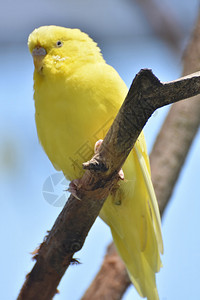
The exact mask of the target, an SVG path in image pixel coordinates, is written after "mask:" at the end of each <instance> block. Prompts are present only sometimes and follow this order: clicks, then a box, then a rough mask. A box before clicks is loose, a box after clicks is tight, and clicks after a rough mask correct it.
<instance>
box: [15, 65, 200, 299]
mask: <svg viewBox="0 0 200 300" xmlns="http://www.w3.org/2000/svg"><path fill="white" fill-rule="evenodd" d="M198 93H200V76H197V74H196V75H195V77H192V78H187V79H181V80H177V81H175V82H172V83H166V84H162V83H161V82H160V81H159V80H158V79H157V78H156V77H155V76H154V75H153V73H152V72H151V71H150V70H147V69H144V70H141V71H140V72H139V73H138V74H137V75H136V77H135V79H134V80H133V83H132V85H131V88H130V90H129V92H128V95H127V97H126V99H125V101H124V103H123V105H122V107H121V109H120V111H119V113H118V115H117V117H116V118H115V120H114V122H113V125H112V126H111V128H110V130H109V132H108V134H107V135H106V137H105V139H104V141H103V143H102V145H101V147H100V149H99V152H98V153H97V154H95V155H94V157H93V158H92V159H91V161H89V162H87V163H85V164H84V168H85V169H87V170H86V172H85V173H84V175H83V177H82V178H81V179H77V180H74V181H73V182H72V183H71V185H70V190H71V191H72V195H71V196H70V197H69V199H68V201H67V203H66V205H65V206H64V208H63V210H62V212H61V213H60V215H59V216H58V218H57V220H56V222H55V224H54V226H53V228H52V230H51V231H50V233H49V234H48V236H47V237H46V239H45V241H44V242H43V243H42V244H41V246H40V249H39V250H38V254H37V255H36V264H35V265H34V267H33V269H32V271H31V272H30V273H29V274H28V275H27V278H26V281H25V283H24V285H23V287H22V289H21V291H20V294H19V296H18V300H19V299H20V300H21V299H25V300H29V299H38V295H40V300H43V299H51V298H52V297H53V296H54V294H55V293H56V288H57V286H58V284H59V282H60V280H61V278H62V276H63V275H64V273H65V271H66V269H67V268H68V266H69V265H70V262H74V260H73V255H74V253H75V252H76V251H79V250H80V249H81V248H82V246H83V243H84V241H85V238H86V236H87V234H88V232H89V230H90V228H91V226H92V225H93V223H94V221H95V219H96V217H97V216H98V214H99V212H100V210H101V207H102V205H103V203H104V201H105V199H106V198H107V196H108V194H109V192H110V190H111V189H112V187H113V185H114V184H115V183H116V182H117V181H118V171H119V170H120V168H121V167H122V165H123V163H124V161H125V160H126V158H127V156H128V154H129V152H130V151H131V149H132V148H133V145H134V143H135V141H136V139H137V138H138V136H139V134H140V132H141V130H142V128H143V127H144V125H145V123H146V122H147V120H148V119H149V117H150V116H151V114H152V113H153V112H154V111H155V110H156V109H157V108H158V107H161V106H163V105H167V104H170V103H174V102H176V101H179V100H181V99H184V98H188V97H191V96H194V95H197V94H198Z"/></svg>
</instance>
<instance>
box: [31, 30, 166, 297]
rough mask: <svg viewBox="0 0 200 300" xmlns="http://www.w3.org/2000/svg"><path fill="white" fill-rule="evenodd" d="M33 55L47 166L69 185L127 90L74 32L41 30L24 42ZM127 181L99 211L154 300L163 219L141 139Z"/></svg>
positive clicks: (141, 289) (142, 289)
mask: <svg viewBox="0 0 200 300" xmlns="http://www.w3.org/2000/svg"><path fill="white" fill-rule="evenodd" d="M28 46H29V50H30V52H31V54H32V56H33V60H34V65H35V71H34V100H35V120H36V126H37V132H38V137H39V140H40V143H41V144H42V146H43V148H44V150H45V152H46V154H47V155H48V157H49V159H50V161H51V162H52V164H53V165H54V167H55V168H56V169H57V170H62V172H63V173H64V175H65V177H66V178H67V179H69V180H73V179H76V178H80V177H81V176H82V174H83V172H84V171H83V169H82V163H83V162H85V161H87V160H89V159H90V158H91V157H92V155H93V151H94V150H93V149H94V145H95V143H96V142H97V141H98V140H100V139H103V138H104V136H105V134H106V132H107V131H108V129H109V127H110V125H111V124H112V121H113V120H114V118H115V116H116V114H117V112H118V110H119V108H120V106H121V104H122V102H123V100H124V99H125V96H126V94H127V91H128V90H127V87H126V85H125V83H124V82H123V80H122V79H121V78H120V76H119V75H118V73H117V72H116V71H115V70H114V69H113V68H112V67H111V66H109V65H108V64H106V62H105V60H104V59H103V57H102V54H101V51H100V49H99V48H98V46H97V44H96V43H95V42H94V41H93V40H92V39H91V38H90V37H89V36H88V35H87V34H85V33H83V32H81V31H80V30H79V29H69V28H63V27H59V26H43V27H40V28H38V29H35V30H34V31H33V32H32V33H31V34H30V36H29V39H28ZM122 169H123V173H124V180H120V182H119V186H118V189H117V191H116V192H115V193H113V194H112V195H110V196H109V197H108V198H107V199H106V201H105V203H104V206H103V208H102V210H101V212H100V217H101V218H102V219H103V220H104V221H105V222H106V223H107V224H108V225H109V227H110V229H111V232H112V236H113V240H114V242H115V245H116V248H117V250H118V253H119V255H120V256H121V258H122V259H123V261H124V263H125V265H126V268H127V271H128V274H129V276H130V279H131V281H132V283H133V284H134V286H135V288H136V289H137V291H138V293H139V294H140V295H141V296H142V297H147V299H148V300H158V299H159V297H158V292H157V288H156V281H155V273H156V272H158V271H159V270H160V267H161V265H162V264H161V260H160V253H163V242H162V234H161V224H160V215H159V210H158V205H157V201H156V197H155V193H154V189H153V186H152V182H151V178H150V167H149V159H148V155H147V150H146V144H145V139H144V136H143V133H141V134H140V136H139V138H138V140H137V142H136V144H135V146H134V148H133V150H132V151H131V153H130V154H129V156H128V158H127V160H126V162H125V163H124V165H123V168H122Z"/></svg>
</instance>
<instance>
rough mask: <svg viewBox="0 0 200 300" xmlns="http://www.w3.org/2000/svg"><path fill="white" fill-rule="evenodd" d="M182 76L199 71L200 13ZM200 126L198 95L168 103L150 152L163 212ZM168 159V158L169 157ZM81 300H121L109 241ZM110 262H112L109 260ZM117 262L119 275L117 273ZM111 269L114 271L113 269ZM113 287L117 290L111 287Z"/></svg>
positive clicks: (122, 280)
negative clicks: (105, 251)
mask: <svg viewBox="0 0 200 300" xmlns="http://www.w3.org/2000/svg"><path fill="white" fill-rule="evenodd" d="M183 66H184V69H183V75H187V74H189V73H192V72H196V71H198V70H200V15H199V17H198V20H197V23H196V26H195V29H194V32H193V35H192V37H191V40H190V43H189V44H188V46H187V49H186V51H185V54H184V57H183ZM199 125H200V96H199V95H198V96H195V97H193V98H191V99H190V100H189V101H188V100H186V101H181V102H179V103H176V104H174V105H172V107H171V109H170V111H169V113H168V116H167V118H166V120H165V122H164V124H163V126H162V128H161V131H160V133H159V135H158V137H157V139H156V142H155V144H154V147H153V150H152V152H151V155H150V163H151V172H152V181H153V184H154V188H155V192H156V195H157V199H158V203H159V207H160V211H161V214H163V212H164V210H165V207H166V205H167V203H168V202H169V200H170V196H171V194H172V192H173V189H174V186H175V184H176V181H177V179H178V176H179V174H180V171H181V168H182V166H183V164H184V161H185V158H186V156H187V153H188V151H189V149H190V146H191V144H192V141H193V139H194V137H195V135H196V132H197V130H198V128H199ZM169 158H170V159H169ZM108 249H109V251H107V253H106V255H105V258H104V261H103V263H102V266H101V268H100V270H99V272H98V274H97V275H96V277H95V279H94V280H93V282H92V283H91V285H90V287H89V288H88V289H87V291H86V293H85V295H84V296H83V298H82V299H84V300H89V299H91V296H93V297H94V298H95V299H96V300H100V299H112V300H118V299H121V297H122V295H123V293H124V292H125V291H126V289H127V287H128V286H129V284H130V280H129V278H128V275H127V273H126V269H125V267H124V264H123V262H122V261H121V259H120V257H119V256H117V254H116V250H115V248H114V245H113V243H111V244H110V246H109V247H108ZM110 262H112V264H111V263H110ZM119 265H120V270H121V274H120V276H119V275H118V274H117V266H119ZM113 270H115V271H116V272H113ZM116 286H117V292H115V287H116Z"/></svg>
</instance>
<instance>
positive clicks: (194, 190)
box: [0, 0, 200, 300]
mask: <svg viewBox="0 0 200 300" xmlns="http://www.w3.org/2000/svg"><path fill="white" fill-rule="evenodd" d="M107 2H109V3H107ZM188 2H189V3H188ZM163 3H167V5H168V6H169V7H171V9H172V11H173V13H174V14H175V15H176V16H177V19H178V21H179V23H180V26H182V28H183V29H184V32H185V41H184V42H186V40H187V38H188V36H189V33H190V31H191V30H192V27H193V26H194V22H195V19H196V16H197V13H198V5H199V1H197V0H193V1H186V0H185V1H178V0H176V1H174V0H173V1H172V0H168V1H167V0H165V1H163ZM1 12H2V17H1V18H0V68H1V72H0V205H1V210H0V214H1V217H0V232H1V247H0V265H1V274H0V286H1V296H0V300H1V299H2V300H4V299H6V300H13V299H16V297H17V294H18V292H19V289H20V288H21V286H22V284H23V282H24V278H25V275H26V273H28V272H29V271H30V270H31V268H32V266H33V261H32V260H31V255H30V252H31V251H33V250H34V249H35V248H36V247H37V246H38V245H39V244H40V243H41V242H42V240H43V237H44V236H45V234H46V231H47V230H49V229H51V227H52V225H53V223H54V221H55V219H56V217H57V216H58V214H59V212H60V210H61V207H56V205H58V202H56V201H54V205H52V204H50V203H49V202H50V199H51V198H50V196H49V197H48V196H47V194H44V189H46V190H48V192H49V194H51V196H52V195H53V196H55V195H58V197H61V196H62V195H64V197H65V194H64V193H63V189H64V188H63V185H62V180H61V181H60V179H59V180H58V183H57V185H56V186H55V185H54V183H53V182H52V184H53V186H52V188H53V190H52V191H51V184H50V183H51V180H52V179H53V177H51V176H52V174H56V172H55V170H54V168H53V167H52V165H51V163H50V162H49V160H48V159H47V157H46V155H45V153H44V152H43V150H42V148H41V146H40V145H39V143H38V140H37V133H36V129H35V122H34V102H33V88H32V84H33V81H32V74H33V63H32V58H31V56H30V54H29V52H28V49H27V45H26V44H27V36H28V34H29V33H30V32H31V31H32V30H33V29H34V28H35V27H38V26H40V25H43V24H56V25H63V26H66V27H80V28H82V29H83V30H85V31H86V32H88V33H90V34H91V35H92V36H93V38H95V40H96V41H97V42H98V44H99V46H100V47H101V49H102V52H103V54H104V58H105V59H106V61H107V62H108V63H109V64H111V65H112V66H114V67H115V68H116V69H117V71H118V72H119V73H120V75H121V77H122V78H123V79H124V81H125V82H126V84H127V85H128V86H129V85H130V83H131V81H132V79H133V77H134V76H135V74H136V73H137V72H138V71H139V70H140V69H141V68H147V67H148V68H151V69H152V70H153V72H154V73H155V75H156V76H158V77H159V79H160V80H162V81H170V80H173V79H176V78H178V77H180V75H181V70H182V65H181V57H180V56H178V55H177V54H175V53H174V52H172V50H171V49H169V48H168V46H167V45H166V44H165V43H164V42H162V41H160V40H159V39H158V38H156V37H155V36H154V35H153V32H152V30H151V29H150V27H149V25H148V23H147V21H146V19H145V17H144V15H143V14H142V12H141V10H140V9H139V7H138V6H137V4H134V3H131V1H128V0H126V1H122V0H117V1H116V0H115V1H114V0H110V1H106V0H105V1H101V5H100V2H99V1H96V0H93V1H92V0H85V1H84V3H83V1H80V0H75V1H72V0H71V1H63V0H59V1H53V0H51V1H47V0H46V1H45V0H42V1H39V0H35V1H34V2H28V1H26V2H25V1H22V0H21V1H19V0H18V1H15V2H14V1H11V0H9V1H7V2H6V3H5V2H4V3H3V4H2V9H1ZM186 16H187V18H186ZM167 111H168V108H163V109H160V110H158V111H157V112H155V113H154V115H153V116H152V118H151V119H150V120H149V122H148V123H147V126H146V127H145V130H144V131H145V136H146V140H147V146H148V149H149V151H150V150H151V147H152V145H153V142H154V140H155V137H156V135H157V133H158V132H159V129H160V126H161V124H162V122H163V120H164V118H165V116H166V114H167ZM199 153H200V132H198V135H197V136H196V139H195V140H194V143H193V145H192V148H191V150H190V152H189V155H188V157H187V160H186V163H185V165H184V167H183V170H182V172H181V175H180V178H179V180H178V182H177V185H176V188H175V190H174V193H173V196H172V199H171V201H170V204H169V206H168V207H167V209H166V211H165V214H164V217H163V237H164V247H165V253H164V255H163V257H162V260H163V265H164V267H163V268H162V270H161V272H160V273H159V274H158V275H157V285H158V290H159V294H160V299H161V300H175V299H182V300H187V299H199V288H198V286H199V284H198V282H199V276H200V271H199V270H200V235H199V232H198V231H199V230H198V229H199V226H200V221H199V220H200V217H199V211H200V202H199V199H200V192H199V187H198V184H199V170H200V154H199ZM47 179H48V181H47ZM44 183H46V185H45V187H44V186H43V185H44ZM66 184H67V183H66ZM58 197H57V198H56V197H55V198H56V199H58ZM56 199H55V200H56ZM110 241H111V235H110V231H109V228H108V227H107V226H106V225H105V224H104V223H103V222H102V221H101V220H100V219H97V221H96V223H95V224H94V226H93V228H92V229H91V231H90V233H89V236H88V238H87V240H86V243H85V245H84V247H83V249H82V250H81V251H79V252H78V253H77V254H76V257H78V258H79V259H80V261H81V263H82V264H81V265H78V266H72V267H70V268H69V270H68V271H67V272H66V274H65V276H64V277H63V279H62V281H61V284H60V286H59V290H60V294H59V295H57V296H55V299H56V300H64V299H70V300H78V299H80V297H81V295H82V294H83V291H84V290H85V289H86V288H87V287H88V285H89V283H90V282H91V280H92V278H93V277H94V275H95V274H96V272H97V270H98V269H99V267H100V265H101V261H102V258H103V256H104V254H105V251H106V247H107V245H108V244H109V243H110ZM130 299H134V300H139V299H140V297H139V296H138V295H137V293H136V292H135V290H134V288H133V287H130V288H129V289H128V291H127V292H126V294H125V295H124V297H123V300H130Z"/></svg>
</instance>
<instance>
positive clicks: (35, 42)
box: [28, 25, 103, 74]
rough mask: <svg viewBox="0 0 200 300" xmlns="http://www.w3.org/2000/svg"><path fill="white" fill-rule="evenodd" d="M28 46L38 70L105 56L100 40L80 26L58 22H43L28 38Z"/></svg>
mask: <svg viewBox="0 0 200 300" xmlns="http://www.w3.org/2000/svg"><path fill="white" fill-rule="evenodd" d="M28 47H29V50H30V52H31V54H32V56H33V61H34V65H35V70H36V72H38V73H39V74H43V72H44V69H46V70H49V71H50V70H51V72H54V73H55V72H58V71H62V70H66V66H67V68H68V69H69V66H71V67H72V65H73V68H74V67H75V66H79V65H81V64H82V63H86V62H87V61H91V60H93V61H101V60H103V58H102V55H101V53H100V49H99V48H98V47H97V44H96V43H95V42H94V41H93V40H92V39H91V38H90V37H89V36H88V35H87V34H86V33H83V32H81V31H80V30H79V29H70V28H64V27H59V26H53V25H52V26H42V27H39V28H37V29H35V30H34V31H33V32H32V33H31V34H30V35H29V38H28Z"/></svg>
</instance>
